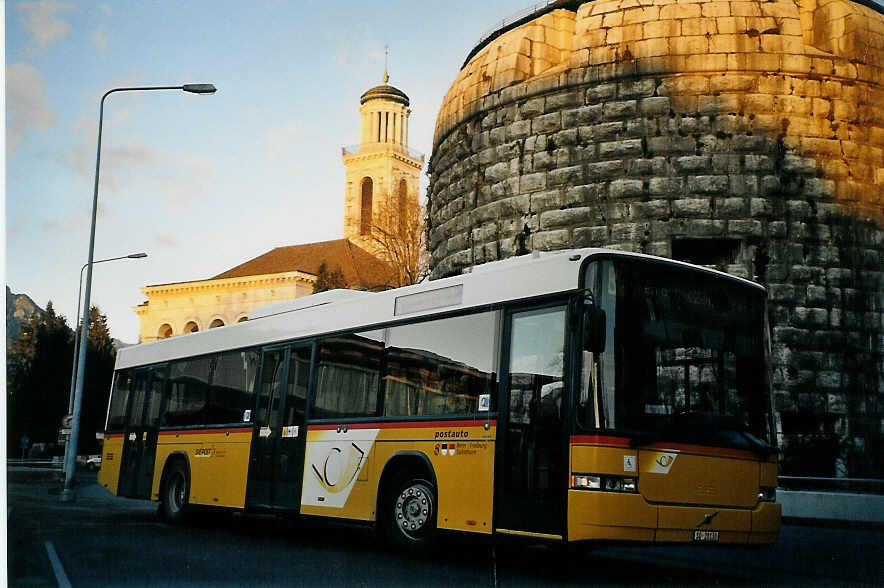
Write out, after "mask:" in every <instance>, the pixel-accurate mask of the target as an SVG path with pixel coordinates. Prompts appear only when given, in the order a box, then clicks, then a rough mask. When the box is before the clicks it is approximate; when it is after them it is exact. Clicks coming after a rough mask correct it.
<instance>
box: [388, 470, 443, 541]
mask: <svg viewBox="0 0 884 588" xmlns="http://www.w3.org/2000/svg"><path fill="white" fill-rule="evenodd" d="M395 488H396V490H397V491H396V493H395V494H393V495H392V496H391V497H390V500H389V502H388V505H387V526H388V531H389V533H390V537H391V538H392V539H393V542H394V543H395V544H396V545H398V546H399V547H402V548H404V549H406V550H408V551H412V552H417V551H422V550H423V549H424V548H426V547H427V546H428V545H429V544H430V543H431V542H432V538H433V533H434V531H435V530H436V494H435V492H434V491H433V485H432V484H431V483H430V482H428V481H426V480H423V479H419V478H413V479H409V480H405V481H404V482H401V483H399V484H397V485H396V486H395Z"/></svg>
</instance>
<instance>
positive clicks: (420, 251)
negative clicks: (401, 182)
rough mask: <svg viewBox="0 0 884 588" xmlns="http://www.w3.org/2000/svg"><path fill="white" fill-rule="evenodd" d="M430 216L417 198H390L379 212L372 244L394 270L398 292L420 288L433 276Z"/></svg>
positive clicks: (383, 203)
mask: <svg viewBox="0 0 884 588" xmlns="http://www.w3.org/2000/svg"><path fill="white" fill-rule="evenodd" d="M426 214H427V211H426V208H425V207H424V206H423V205H421V204H420V203H419V202H418V201H417V199H413V198H406V199H405V200H404V202H402V201H400V200H399V198H386V199H384V200H383V201H382V203H381V205H380V206H379V207H378V208H377V209H376V212H375V214H374V223H373V226H372V231H371V235H370V237H369V243H370V247H371V249H372V250H373V251H374V253H375V255H377V256H378V257H380V258H382V259H384V260H385V261H386V262H388V263H389V264H390V266H391V267H392V269H393V271H392V275H391V278H390V281H391V286H393V287H394V288H398V287H400V286H409V285H411V284H417V283H418V282H420V281H421V280H422V279H424V278H425V277H426V276H427V275H428V274H429V273H430V267H429V266H430V263H429V262H430V255H429V253H428V252H427V224H426Z"/></svg>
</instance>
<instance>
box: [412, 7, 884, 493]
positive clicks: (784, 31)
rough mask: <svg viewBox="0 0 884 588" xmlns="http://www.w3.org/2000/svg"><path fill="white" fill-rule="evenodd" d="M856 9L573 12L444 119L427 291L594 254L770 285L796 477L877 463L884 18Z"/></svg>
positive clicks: (882, 426)
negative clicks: (504, 264) (472, 276)
mask: <svg viewBox="0 0 884 588" xmlns="http://www.w3.org/2000/svg"><path fill="white" fill-rule="evenodd" d="M872 6H874V5H872V4H869V5H864V4H862V3H858V2H851V1H847V0H775V1H761V0H739V1H738V0H734V1H723V0H712V1H703V2H699V1H696V0H608V1H605V0H596V1H593V2H578V1H559V2H555V3H553V4H551V5H548V6H546V7H544V8H542V9H540V10H538V11H536V12H534V13H532V14H529V15H527V16H525V15H520V17H518V19H517V20H515V21H514V22H511V23H509V24H507V25H506V26H504V27H502V28H501V29H499V30H496V31H494V32H492V33H491V34H489V35H488V36H487V37H486V38H485V39H483V40H482V41H481V42H480V43H479V44H478V45H477V46H476V47H475V48H474V49H473V50H472V51H471V52H470V54H469V56H468V58H467V60H466V63H464V65H463V68H462V69H461V72H460V74H459V75H458V76H457V78H456V79H455V80H454V82H453V84H452V86H451V89H450V90H449V92H448V93H447V95H446V96H445V99H444V101H443V104H442V108H441V110H440V112H439V116H438V120H437V123H436V133H435V138H434V144H433V153H432V156H431V158H430V165H429V173H430V184H429V190H428V208H429V222H428V224H429V243H430V253H431V269H432V275H433V276H434V277H441V276H446V275H451V274H454V273H458V272H461V271H463V270H465V269H467V268H469V267H471V266H473V265H475V264H481V263H484V262H486V261H492V260H495V259H500V258H504V257H509V256H513V255H518V254H521V253H527V252H529V251H533V250H550V249H561V248H568V247H578V246H602V247H609V248H615V249H627V250H631V251H640V252H645V253H651V254H656V255H663V256H668V257H675V258H679V259H683V260H686V261H691V262H695V263H700V264H703V265H710V266H715V267H718V268H721V269H723V270H725V271H727V272H730V273H733V274H737V275H740V276H744V277H748V278H750V279H754V280H757V281H758V282H760V283H762V284H764V285H765V286H766V287H767V288H768V292H769V297H770V321H771V330H772V333H773V349H772V353H773V363H774V374H773V384H774V389H775V399H776V407H775V408H776V410H777V418H778V423H777V426H778V429H779V432H780V441H781V448H782V449H783V452H784V454H783V457H784V461H783V466H784V467H783V471H784V473H795V474H799V475H824V476H846V475H848V474H849V475H850V476H854V477H863V476H877V475H879V474H880V472H881V471H884V470H882V466H884V463H882V456H884V444H882V437H884V324H882V323H884V312H882V311H884V295H882V290H884V278H882V276H884V273H882V272H884V68H882V66H884V61H882V56H884V16H882V14H881V13H880V12H879V11H878V9H876V8H872Z"/></svg>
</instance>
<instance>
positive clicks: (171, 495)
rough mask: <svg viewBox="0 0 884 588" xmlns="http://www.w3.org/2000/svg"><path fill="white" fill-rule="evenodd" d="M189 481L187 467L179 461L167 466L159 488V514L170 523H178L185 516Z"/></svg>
mask: <svg viewBox="0 0 884 588" xmlns="http://www.w3.org/2000/svg"><path fill="white" fill-rule="evenodd" d="M189 495H190V481H189V480H188V477H187V469H186V468H185V467H184V465H182V464H181V463H180V462H176V463H174V464H172V465H171V466H170V467H169V471H168V472H166V476H165V477H164V478H163V487H162V489H161V490H160V515H161V516H162V517H163V519H165V520H166V521H168V522H170V523H180V522H182V521H183V520H184V519H185V518H186V516H187V510H188V508H187V499H188V497H189Z"/></svg>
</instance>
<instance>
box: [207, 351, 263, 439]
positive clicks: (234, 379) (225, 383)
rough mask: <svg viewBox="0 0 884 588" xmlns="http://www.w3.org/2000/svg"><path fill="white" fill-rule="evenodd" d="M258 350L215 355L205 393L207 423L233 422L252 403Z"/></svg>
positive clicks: (238, 418) (251, 405)
mask: <svg viewBox="0 0 884 588" xmlns="http://www.w3.org/2000/svg"><path fill="white" fill-rule="evenodd" d="M257 369H258V351H257V350H254V349H250V350H245V351H228V352H225V353H222V354H220V355H219V356H218V358H217V360H216V362H215V371H214V373H213V375H212V390H211V393H210V394H209V408H208V413H209V415H208V419H209V422H210V423H236V422H241V421H242V420H243V415H244V414H245V411H246V410H247V409H250V408H252V407H253V406H254V404H255V376H256V372H257Z"/></svg>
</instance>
